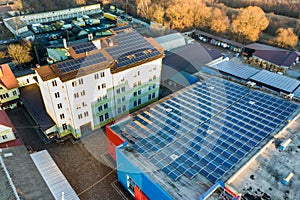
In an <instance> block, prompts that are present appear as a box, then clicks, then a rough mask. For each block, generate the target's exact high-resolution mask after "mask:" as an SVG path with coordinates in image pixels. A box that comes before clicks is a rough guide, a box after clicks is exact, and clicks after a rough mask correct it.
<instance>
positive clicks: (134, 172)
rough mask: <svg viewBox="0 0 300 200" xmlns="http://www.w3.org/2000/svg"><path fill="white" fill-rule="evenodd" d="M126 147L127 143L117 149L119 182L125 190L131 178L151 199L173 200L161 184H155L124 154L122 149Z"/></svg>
mask: <svg viewBox="0 0 300 200" xmlns="http://www.w3.org/2000/svg"><path fill="white" fill-rule="evenodd" d="M124 146H126V143H124V144H121V145H120V146H118V147H117V148H116V158H117V159H116V162H117V174H118V180H119V181H120V183H121V184H122V185H123V186H124V188H126V189H128V186H127V176H129V177H130V178H131V179H132V180H133V181H134V182H135V184H136V185H137V186H138V187H139V188H140V189H141V190H142V191H143V193H144V194H145V195H146V196H147V197H149V198H150V199H161V200H171V199H173V198H172V197H171V196H170V195H169V194H168V193H167V192H166V191H165V190H164V189H163V188H162V187H161V186H160V185H159V184H157V183H154V182H153V181H152V180H151V179H150V178H149V177H148V176H147V174H146V173H145V172H144V171H142V170H141V169H140V168H138V167H137V166H136V165H135V164H134V163H132V161H131V160H130V159H128V158H127V157H126V156H125V155H124V154H123V153H122V150H120V149H121V148H122V147H124ZM154 191H155V192H154Z"/></svg>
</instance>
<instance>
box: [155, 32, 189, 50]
mask: <svg viewBox="0 0 300 200" xmlns="http://www.w3.org/2000/svg"><path fill="white" fill-rule="evenodd" d="M154 39H155V41H156V42H158V43H159V44H160V45H161V46H162V47H163V48H164V49H165V50H171V49H174V48H177V47H180V46H185V45H186V42H185V38H184V37H183V36H182V35H181V34H180V33H171V34H168V35H163V36H160V37H156V38H154Z"/></svg>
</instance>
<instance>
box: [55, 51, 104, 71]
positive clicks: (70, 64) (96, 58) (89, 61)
mask: <svg viewBox="0 0 300 200" xmlns="http://www.w3.org/2000/svg"><path fill="white" fill-rule="evenodd" d="M104 61H106V58H105V57H104V56H103V54H102V53H97V54H92V55H89V56H86V57H82V58H78V59H76V60H75V59H74V60H68V61H65V62H62V63H58V64H57V66H58V68H59V69H60V70H61V71H62V73H68V72H70V71H74V70H78V69H81V68H84V67H88V66H91V65H95V64H98V63H101V62H104Z"/></svg>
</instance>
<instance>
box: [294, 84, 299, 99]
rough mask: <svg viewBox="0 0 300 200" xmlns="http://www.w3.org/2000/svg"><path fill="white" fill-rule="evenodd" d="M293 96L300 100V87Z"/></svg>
mask: <svg viewBox="0 0 300 200" xmlns="http://www.w3.org/2000/svg"><path fill="white" fill-rule="evenodd" d="M293 94H294V95H295V97H296V98H298V99H300V87H298V88H297V89H296V90H295V91H294V92H293Z"/></svg>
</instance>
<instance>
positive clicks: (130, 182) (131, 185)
mask: <svg viewBox="0 0 300 200" xmlns="http://www.w3.org/2000/svg"><path fill="white" fill-rule="evenodd" d="M135 185H136V184H135V182H134V181H133V180H132V179H131V178H130V177H129V176H128V175H127V188H128V191H129V192H130V193H131V194H134V187H135Z"/></svg>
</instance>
